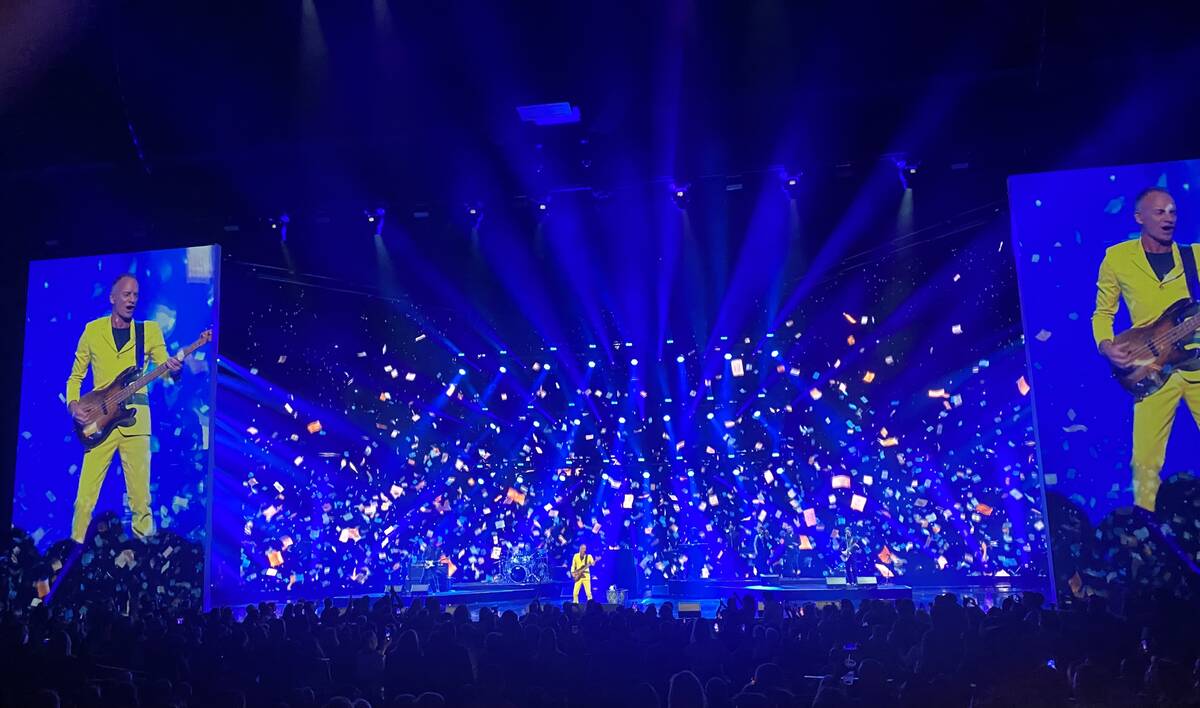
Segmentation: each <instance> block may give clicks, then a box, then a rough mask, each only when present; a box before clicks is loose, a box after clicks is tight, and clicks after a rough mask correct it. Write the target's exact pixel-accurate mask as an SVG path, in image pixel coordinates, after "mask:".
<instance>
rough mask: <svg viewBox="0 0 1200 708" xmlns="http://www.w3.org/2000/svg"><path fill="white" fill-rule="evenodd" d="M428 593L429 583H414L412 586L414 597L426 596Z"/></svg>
mask: <svg viewBox="0 0 1200 708" xmlns="http://www.w3.org/2000/svg"><path fill="white" fill-rule="evenodd" d="M428 592H429V583H413V584H412V594H413V595H418V594H426V593H428Z"/></svg>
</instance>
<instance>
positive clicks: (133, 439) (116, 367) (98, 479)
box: [67, 273, 183, 543]
mask: <svg viewBox="0 0 1200 708" xmlns="http://www.w3.org/2000/svg"><path fill="white" fill-rule="evenodd" d="M108 299H109V301H110V302H111V303H112V313H111V314H109V315H108V316H107V317H101V318H99V319H96V320H92V321H91V322H88V323H87V325H86V326H85V327H84V329H83V334H82V335H81V336H80V337H79V345H78V347H76V349H75V362H74V364H73V365H72V366H71V375H70V376H69V377H67V410H68V411H69V412H70V413H71V417H73V418H74V419H75V420H76V421H77V422H83V414H82V413H81V411H79V409H78V402H79V388H80V385H81V384H82V383H83V378H84V376H86V375H87V371H88V367H89V366H90V367H91V369H92V383H93V384H94V386H93V388H102V387H104V386H107V385H108V384H110V383H112V381H113V380H114V379H116V377H117V375H118V374H120V373H121V372H122V371H124V370H125V369H126V368H128V367H130V366H142V365H143V364H144V362H141V361H137V350H138V349H139V346H138V338H139V337H140V338H141V339H142V344H143V345H144V349H145V354H146V358H148V359H149V360H150V362H151V363H152V364H153V365H155V366H158V365H161V364H163V363H166V365H167V368H168V369H170V370H171V375H172V376H176V375H177V374H178V372H179V371H180V370H181V369H182V368H183V361H182V360H181V359H180V358H178V357H173V356H170V355H169V354H167V345H166V342H164V341H163V335H162V330H161V329H160V328H159V326H158V323H157V322H136V323H135V322H134V320H133V310H134V308H135V307H137V302H138V281H137V278H136V277H134V276H133V275H131V274H128V273H126V274H125V275H122V276H120V277H119V278H117V279H116V281H115V282H114V283H113V286H112V291H111V292H110V293H109V296H108ZM138 330H140V332H139V331H138ZM130 403H131V406H130V407H131V408H133V409H134V410H135V411H137V416H136V418H135V422H134V424H133V425H131V426H129V427H117V428H116V429H115V430H113V431H112V432H111V433H110V434H109V436H108V437H107V438H105V440H104V441H103V442H101V443H100V444H99V445H97V446H96V447H94V448H92V449H91V450H88V451H87V452H86V453H84V455H83V468H82V470H81V471H80V473H79V491H78V492H77V493H76V495H75V516H74V518H73V520H72V522H71V539H72V540H74V541H75V542H76V543H83V541H84V538H85V537H86V536H87V530H88V525H89V524H91V521H92V511H93V510H94V509H95V508H96V500H97V499H98V498H99V497H100V485H102V484H103V483H104V477H105V475H107V474H108V468H109V465H110V464H112V459H113V454H114V453H116V452H117V451H120V453H121V467H122V469H124V471H125V491H126V493H127V494H128V496H129V507H130V509H131V510H132V511H133V533H134V535H135V536H137V537H138V538H146V537H147V536H150V535H151V534H153V533H154V515H153V514H152V513H151V511H150V406H149V401H148V399H147V396H146V392H145V390H142V391H139V392H138V393H137V394H136V395H134V397H133V398H132V399H130Z"/></svg>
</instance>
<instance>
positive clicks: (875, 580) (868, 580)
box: [858, 575, 879, 585]
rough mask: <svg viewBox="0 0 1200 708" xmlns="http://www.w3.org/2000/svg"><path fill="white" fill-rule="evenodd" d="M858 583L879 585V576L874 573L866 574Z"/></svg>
mask: <svg viewBox="0 0 1200 708" xmlns="http://www.w3.org/2000/svg"><path fill="white" fill-rule="evenodd" d="M858 584H859V585H878V584H879V578H876V577H875V576H874V575H864V576H862V577H860V578H859V579H858Z"/></svg>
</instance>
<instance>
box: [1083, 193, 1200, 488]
mask: <svg viewBox="0 0 1200 708" xmlns="http://www.w3.org/2000/svg"><path fill="white" fill-rule="evenodd" d="M1133 216H1134V219H1135V220H1136V221H1137V223H1139V224H1141V226H1142V233H1141V238H1139V239H1137V240H1129V241H1125V242H1123V243H1119V244H1117V245H1115V246H1112V247H1111V248H1109V249H1108V251H1107V252H1105V254H1104V260H1103V261H1102V262H1101V263H1100V276H1099V279H1098V281H1097V284H1096V287H1097V292H1096V311H1095V312H1094V313H1093V314H1092V334H1093V336H1094V337H1095V340H1096V346H1097V347H1098V348H1099V350H1100V353H1101V354H1103V355H1104V356H1105V357H1107V358H1108V360H1109V361H1110V362H1112V364H1113V365H1114V366H1116V367H1118V368H1126V367H1128V366H1129V365H1130V364H1131V363H1132V361H1133V359H1134V352H1133V350H1132V348H1131V346H1130V345H1129V344H1128V343H1117V342H1114V341H1113V316H1114V315H1115V314H1116V312H1117V305H1118V302H1119V300H1120V299H1121V298H1124V300H1125V306H1126V307H1127V308H1129V316H1130V319H1131V320H1132V321H1133V326H1135V327H1140V326H1143V325H1147V324H1149V323H1151V322H1154V321H1155V320H1156V319H1157V318H1158V317H1159V316H1160V315H1161V314H1162V313H1163V312H1164V311H1165V310H1166V309H1167V308H1168V307H1170V306H1171V305H1172V304H1174V303H1175V302H1177V301H1179V300H1182V299H1185V298H1188V297H1191V298H1192V299H1200V292H1191V290H1192V289H1193V288H1195V286H1192V288H1189V285H1188V281H1189V280H1192V279H1193V278H1192V277H1190V276H1189V274H1188V271H1189V270H1190V271H1191V274H1192V275H1194V273H1195V266H1194V263H1195V260H1194V259H1196V256H1197V255H1198V253H1200V252H1198V251H1197V249H1196V248H1195V246H1193V245H1191V244H1184V245H1182V246H1181V245H1179V244H1177V243H1175V240H1174V236H1175V200H1174V199H1172V198H1171V195H1170V193H1168V192H1167V190H1165V189H1161V188H1158V187H1151V188H1149V189H1146V190H1144V191H1143V192H1142V193H1141V194H1139V195H1138V198H1137V202H1136V205H1135V210H1134V213H1133ZM1189 256H1190V259H1192V263H1188V262H1187V260H1188V259H1189ZM1197 345H1200V340H1198V341H1197V343H1196V344H1190V343H1189V344H1187V345H1186V346H1187V347H1188V348H1192V347H1194V346H1197ZM1177 368H1178V369H1179V371H1178V373H1177V374H1172V375H1171V376H1170V377H1169V378H1168V379H1167V380H1166V384H1165V385H1164V386H1163V387H1162V388H1161V389H1159V390H1158V391H1156V392H1154V393H1152V394H1150V395H1149V396H1146V397H1145V398H1143V399H1141V400H1140V401H1138V402H1137V403H1135V404H1134V406H1133V460H1132V467H1133V500H1134V504H1135V505H1137V506H1138V507H1141V508H1142V509H1145V510H1146V511H1154V501H1155V497H1156V496H1157V495H1158V487H1159V485H1160V484H1161V483H1162V480H1161V479H1160V478H1159V474H1160V473H1161V472H1162V468H1163V465H1164V463H1165V461H1166V453H1167V438H1168V437H1169V435H1170V433H1171V425H1172V424H1173V423H1174V422H1175V411H1176V409H1177V408H1178V407H1179V401H1180V399H1183V400H1184V401H1186V402H1187V405H1188V408H1189V409H1190V410H1191V411H1192V417H1193V418H1195V419H1196V423H1197V424H1198V425H1200V359H1196V360H1191V361H1186V362H1183V363H1182V364H1180V365H1179V366H1178V367H1177Z"/></svg>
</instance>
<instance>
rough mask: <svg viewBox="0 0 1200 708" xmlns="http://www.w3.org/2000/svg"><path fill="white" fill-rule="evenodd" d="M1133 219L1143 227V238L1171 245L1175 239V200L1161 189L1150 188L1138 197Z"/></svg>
mask: <svg viewBox="0 0 1200 708" xmlns="http://www.w3.org/2000/svg"><path fill="white" fill-rule="evenodd" d="M1133 218H1134V220H1135V221H1137V222H1138V224H1140V225H1141V227H1142V238H1144V239H1145V238H1149V239H1151V240H1153V241H1155V242H1157V243H1158V244H1160V245H1170V243H1171V241H1172V240H1173V239H1174V238H1175V199H1174V198H1172V197H1171V193H1170V192H1168V191H1167V190H1165V189H1162V188H1161V187H1150V188H1149V189H1146V190H1143V191H1142V193H1141V194H1139V195H1138V198H1137V205H1136V206H1135V208H1134V212H1133Z"/></svg>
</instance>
